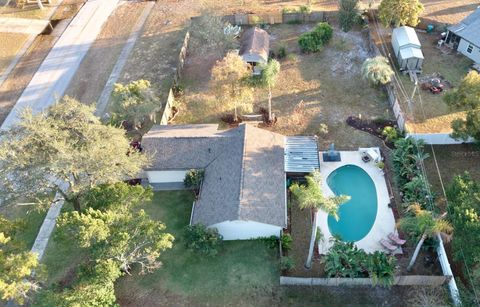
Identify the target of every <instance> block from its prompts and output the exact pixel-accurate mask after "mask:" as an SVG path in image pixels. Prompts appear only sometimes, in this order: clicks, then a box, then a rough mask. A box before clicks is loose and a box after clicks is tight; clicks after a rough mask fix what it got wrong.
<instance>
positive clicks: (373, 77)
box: [362, 56, 393, 85]
mask: <svg viewBox="0 0 480 307" xmlns="http://www.w3.org/2000/svg"><path fill="white" fill-rule="evenodd" d="M362 75H363V77H364V78H365V79H367V80H369V81H370V82H371V83H373V84H374V85H379V84H387V83H389V82H390V81H391V80H392V76H393V70H392V68H391V67H390V64H389V63H388V60H387V59H386V58H385V57H382V56H377V57H374V58H370V59H366V60H365V62H363V65H362Z"/></svg>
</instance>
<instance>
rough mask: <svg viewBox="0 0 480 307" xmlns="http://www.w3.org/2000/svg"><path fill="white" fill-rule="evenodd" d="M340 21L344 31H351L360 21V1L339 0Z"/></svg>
mask: <svg viewBox="0 0 480 307" xmlns="http://www.w3.org/2000/svg"><path fill="white" fill-rule="evenodd" d="M338 20H339V23H340V26H341V28H342V30H343V31H345V32H348V31H350V30H351V29H352V28H353V26H354V25H355V24H357V23H358V22H359V20H360V13H359V11H358V0H339V1H338Z"/></svg>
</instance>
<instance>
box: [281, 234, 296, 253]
mask: <svg viewBox="0 0 480 307" xmlns="http://www.w3.org/2000/svg"><path fill="white" fill-rule="evenodd" d="M280 242H281V243H282V248H283V249H284V250H286V251H288V250H291V249H292V244H293V239H292V236H291V235H290V234H289V233H284V234H282V236H281V237H280Z"/></svg>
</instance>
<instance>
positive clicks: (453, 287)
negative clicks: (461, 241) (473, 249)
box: [437, 235, 462, 306]
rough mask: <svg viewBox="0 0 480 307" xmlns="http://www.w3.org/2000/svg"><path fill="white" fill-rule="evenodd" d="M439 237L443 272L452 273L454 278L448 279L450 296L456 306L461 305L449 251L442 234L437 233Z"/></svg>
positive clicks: (439, 253)
mask: <svg viewBox="0 0 480 307" xmlns="http://www.w3.org/2000/svg"><path fill="white" fill-rule="evenodd" d="M437 239H438V241H439V242H440V244H438V247H437V255H438V261H439V262H440V266H441V267H442V272H443V274H445V275H450V276H452V278H450V280H449V281H448V289H449V290H450V296H451V297H452V301H453V304H454V305H455V306H460V305H461V304H462V302H461V300H460V295H459V292H458V288H457V283H456V282H455V277H454V276H453V272H452V269H451V268H450V262H449V261H448V257H447V252H446V251H445V247H444V246H443V240H442V237H441V236H440V235H437Z"/></svg>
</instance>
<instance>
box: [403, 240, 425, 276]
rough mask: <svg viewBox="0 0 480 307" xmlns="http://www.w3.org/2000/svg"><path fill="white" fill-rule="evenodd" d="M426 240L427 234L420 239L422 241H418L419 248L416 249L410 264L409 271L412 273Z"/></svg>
mask: <svg viewBox="0 0 480 307" xmlns="http://www.w3.org/2000/svg"><path fill="white" fill-rule="evenodd" d="M426 238H427V236H426V235H425V234H423V235H422V237H421V238H420V241H418V244H417V247H416V248H415V252H414V253H413V256H412V259H411V260H410V263H409V264H408V267H407V271H409V272H410V271H411V270H412V267H413V265H414V264H415V261H416V260H417V257H418V253H420V248H421V247H422V245H423V242H424V241H425V239H426Z"/></svg>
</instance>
